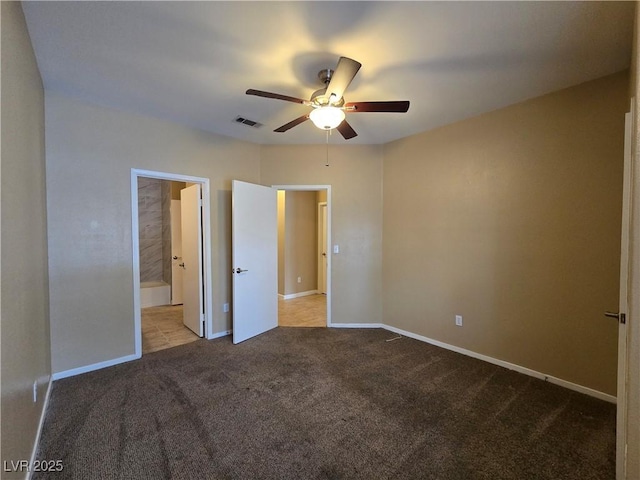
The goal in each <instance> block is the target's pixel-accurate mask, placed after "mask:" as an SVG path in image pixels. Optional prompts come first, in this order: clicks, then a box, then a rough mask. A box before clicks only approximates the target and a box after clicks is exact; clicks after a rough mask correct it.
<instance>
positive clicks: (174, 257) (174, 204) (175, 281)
mask: <svg viewBox="0 0 640 480" xmlns="http://www.w3.org/2000/svg"><path fill="white" fill-rule="evenodd" d="M181 264H182V211H181V207H180V200H171V305H180V304H181V303H182V277H183V275H182V273H183V272H184V269H183V268H182V266H181Z"/></svg>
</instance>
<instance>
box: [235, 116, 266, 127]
mask: <svg viewBox="0 0 640 480" xmlns="http://www.w3.org/2000/svg"><path fill="white" fill-rule="evenodd" d="M236 122H238V123H242V124H243V125H248V126H250V127H253V128H260V127H261V126H262V124H261V123H259V122H256V121H255V120H249V119H248V118H244V117H236Z"/></svg>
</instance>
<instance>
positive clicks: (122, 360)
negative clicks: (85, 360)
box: [51, 354, 140, 380]
mask: <svg viewBox="0 0 640 480" xmlns="http://www.w3.org/2000/svg"><path fill="white" fill-rule="evenodd" d="M139 358H140V355H135V354H134V355H127V356H125V357H119V358H114V359H112V360H106V361H104V362H98V363H93V364H91V365H86V366H84V367H78V368H72V369H71V370H65V371H63V372H57V373H54V374H53V375H52V376H51V379H52V380H60V379H62V378H67V377H74V376H76V375H80V374H81V373H87V372H93V371H94V370H100V369H101V368H107V367H112V366H114V365H118V364H120V363H125V362H130V361H131V360H138V359H139Z"/></svg>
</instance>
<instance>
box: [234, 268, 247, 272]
mask: <svg viewBox="0 0 640 480" xmlns="http://www.w3.org/2000/svg"><path fill="white" fill-rule="evenodd" d="M248 271H249V270H243V269H242V268H240V267H238V268H236V273H242V272H248Z"/></svg>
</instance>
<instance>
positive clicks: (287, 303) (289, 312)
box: [278, 295, 327, 327]
mask: <svg viewBox="0 0 640 480" xmlns="http://www.w3.org/2000/svg"><path fill="white" fill-rule="evenodd" d="M278 326H280V327H326V326H327V297H326V296H325V295H307V296H306V297H299V298H292V299H291V300H283V299H282V297H278Z"/></svg>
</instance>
